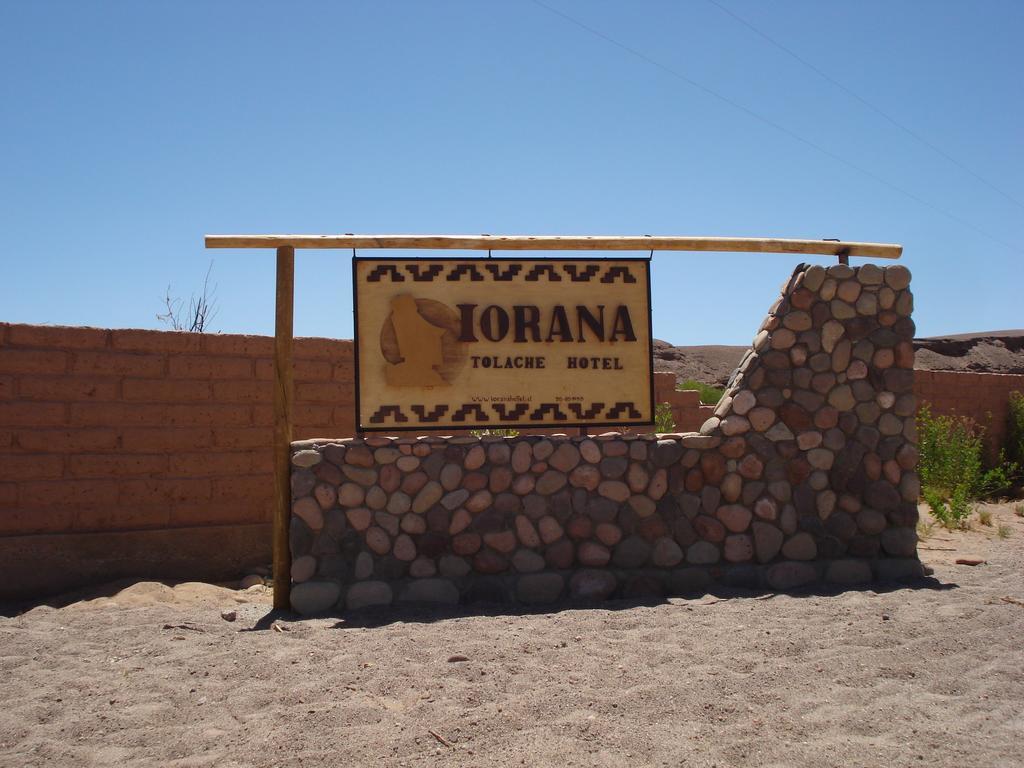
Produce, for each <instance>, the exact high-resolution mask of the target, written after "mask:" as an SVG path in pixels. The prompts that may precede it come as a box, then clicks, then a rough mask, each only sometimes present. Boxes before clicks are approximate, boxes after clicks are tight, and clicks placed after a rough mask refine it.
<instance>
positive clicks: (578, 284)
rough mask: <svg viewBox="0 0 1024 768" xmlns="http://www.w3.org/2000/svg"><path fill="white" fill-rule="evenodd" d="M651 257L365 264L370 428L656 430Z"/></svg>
mask: <svg viewBox="0 0 1024 768" xmlns="http://www.w3.org/2000/svg"><path fill="white" fill-rule="evenodd" d="M649 268H650V262H649V260H648V259H529V258H500V259H498V258H486V259H400V258H390V259H379V258H356V259H353V264H352V277H353V281H352V282H353V290H354V294H355V301H354V305H355V329H356V411H357V423H358V425H359V428H360V429H361V430H365V431H389V432H390V431H396V430H417V431H425V430H430V431H434V430H444V429H467V428H473V429H481V428H484V429H486V428H491V429H494V428H515V429H520V430H524V429H529V428H531V427H570V426H602V425H650V424H651V423H652V422H653V421H654V388H653V382H654V377H653V373H652V371H653V368H652V344H651V313H650V269H649Z"/></svg>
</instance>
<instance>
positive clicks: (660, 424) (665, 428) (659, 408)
mask: <svg viewBox="0 0 1024 768" xmlns="http://www.w3.org/2000/svg"><path fill="white" fill-rule="evenodd" d="M654 431H655V432H658V433H665V432H675V431H676V421H675V419H674V418H673V417H672V406H671V405H669V404H668V403H658V404H657V405H655V406H654Z"/></svg>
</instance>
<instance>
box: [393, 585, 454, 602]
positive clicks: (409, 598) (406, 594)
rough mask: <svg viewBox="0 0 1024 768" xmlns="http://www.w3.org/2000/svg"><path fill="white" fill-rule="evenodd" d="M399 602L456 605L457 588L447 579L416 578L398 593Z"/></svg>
mask: <svg viewBox="0 0 1024 768" xmlns="http://www.w3.org/2000/svg"><path fill="white" fill-rule="evenodd" d="M398 601H399V602H401V603H441V604H444V605H458V602H459V590H458V589H457V588H456V587H455V585H454V584H452V583H451V582H450V581H448V579H418V580H416V581H414V582H412V583H410V584H407V585H406V586H405V588H404V589H403V590H402V591H401V592H400V593H399V595H398Z"/></svg>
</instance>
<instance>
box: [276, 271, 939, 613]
mask: <svg viewBox="0 0 1024 768" xmlns="http://www.w3.org/2000/svg"><path fill="white" fill-rule="evenodd" d="M909 282H910V273H909V272H908V271H907V270H906V269H905V268H903V267H901V266H895V267H889V268H887V269H882V268H879V267H876V266H874V265H864V266H861V267H859V268H851V267H849V266H845V265H835V266H832V267H829V268H827V269H826V268H823V267H820V266H812V267H805V266H801V267H799V268H798V269H797V270H796V271H795V272H794V274H793V276H792V277H791V279H790V280H788V281H787V283H786V285H785V286H784V287H783V292H782V296H781V297H780V298H779V300H778V301H777V302H776V303H775V304H774V306H773V307H772V308H771V310H770V312H769V315H768V318H767V319H766V320H765V322H764V324H763V326H762V328H761V329H760V331H759V332H758V334H757V337H756V338H755V339H754V342H753V345H752V347H751V349H750V350H749V351H748V352H747V354H746V355H745V356H744V358H743V360H742V362H741V363H740V365H739V367H738V368H737V370H736V372H735V374H734V375H733V378H732V381H731V382H730V385H729V388H728V391H727V393H726V396H725V397H723V399H722V402H721V403H720V404H719V406H718V407H717V409H716V410H715V415H714V416H712V417H711V418H709V419H708V420H707V421H706V422H705V423H704V424H703V425H702V426H701V428H700V431H699V432H697V433H690V434H679V435H660V436H653V435H651V436H646V437H643V436H639V437H638V436H626V435H620V434H617V433H612V434H604V435H600V436H597V437H595V438H582V437H568V436H548V437H540V436H536V437H520V438H513V439H503V438H484V439H478V438H474V437H455V438H447V439H446V438H439V437H424V438H412V437H410V438H390V437H382V436H371V437H367V438H365V439H349V440H336V441H333V440H313V441H307V442H299V443H296V444H295V445H294V446H293V449H294V450H293V456H292V463H293V466H294V470H293V474H292V489H293V497H294V502H293V507H292V521H291V541H292V555H293V565H292V580H293V592H292V603H293V606H294V607H295V608H296V609H297V610H299V611H300V612H302V613H315V612H318V611H324V610H332V609H337V608H348V609H355V608H360V607H364V606H368V605H379V604H390V603H392V602H394V601H417V602H419V601H423V602H446V603H455V602H459V601H474V600H487V601H492V600H497V601H502V600H513V601H519V602H522V603H528V604H540V603H550V602H554V601H556V600H558V599H561V598H566V597H570V598H579V599H600V598H605V597H610V596H634V595H651V594H665V593H672V592H676V593H678V592H687V591H691V590H699V589H703V588H705V587H706V586H707V585H709V584H710V583H712V582H723V583H726V584H733V585H744V586H766V587H770V588H773V589H790V588H795V587H800V586H803V585H806V584H809V583H812V582H816V581H820V580H825V581H828V582H834V583H839V584H854V583H863V582H868V581H871V580H873V579H890V578H899V577H904V576H912V575H916V574H919V573H920V564H919V562H918V560H917V555H916V541H917V539H916V533H915V524H916V522H917V507H916V501H917V498H918V493H919V484H918V478H917V474H916V472H915V466H916V462H917V450H916V446H915V440H916V434H915V424H914V411H915V401H914V394H913V371H912V368H913V354H914V353H913V346H912V344H911V339H912V337H913V334H914V325H913V322H912V321H911V319H910V315H911V310H912V307H913V299H912V296H911V293H910V290H909Z"/></svg>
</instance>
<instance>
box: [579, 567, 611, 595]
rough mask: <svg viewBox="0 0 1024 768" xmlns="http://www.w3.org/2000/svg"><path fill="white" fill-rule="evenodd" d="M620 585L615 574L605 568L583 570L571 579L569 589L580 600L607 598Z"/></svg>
mask: <svg viewBox="0 0 1024 768" xmlns="http://www.w3.org/2000/svg"><path fill="white" fill-rule="evenodd" d="M617 586H618V582H617V581H616V579H615V575H614V574H613V573H611V572H609V571H604V570H582V571H577V572H576V573H575V574H573V576H572V578H571V579H570V580H569V591H570V594H571V595H572V597H574V598H576V599H578V600H605V599H607V598H608V597H610V596H611V594H612V593H613V592H614V591H615V589H616V587H617Z"/></svg>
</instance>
